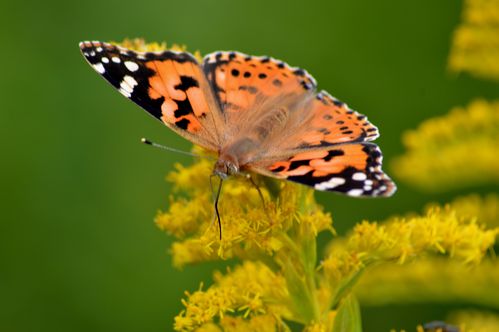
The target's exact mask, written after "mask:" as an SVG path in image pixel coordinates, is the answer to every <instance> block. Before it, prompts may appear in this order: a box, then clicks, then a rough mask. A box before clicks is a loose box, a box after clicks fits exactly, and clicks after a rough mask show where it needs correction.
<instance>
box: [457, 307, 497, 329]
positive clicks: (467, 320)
mask: <svg viewBox="0 0 499 332" xmlns="http://www.w3.org/2000/svg"><path fill="white" fill-rule="evenodd" d="M449 321H452V322H455V323H457V324H459V325H460V326H462V327H463V330H462V331H465V330H464V328H465V329H466V331H468V332H491V331H499V316H498V315H497V314H494V313H491V312H480V311H476V310H475V311H456V312H454V313H452V314H451V315H450V317H449Z"/></svg>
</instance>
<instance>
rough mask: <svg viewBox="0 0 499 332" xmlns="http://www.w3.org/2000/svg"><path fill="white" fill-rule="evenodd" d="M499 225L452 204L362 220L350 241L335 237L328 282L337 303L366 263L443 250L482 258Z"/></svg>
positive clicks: (326, 268) (404, 259)
mask: <svg viewBox="0 0 499 332" xmlns="http://www.w3.org/2000/svg"><path fill="white" fill-rule="evenodd" d="M498 234H499V228H496V229H490V230H487V229H484V228H483V227H481V226H480V225H479V224H477V223H476V222H475V218H471V219H470V218H469V217H466V216H465V217H461V216H457V215H456V213H455V212H454V211H452V210H450V209H449V208H444V209H441V208H439V207H433V208H432V209H430V210H429V211H428V212H427V213H426V214H425V215H423V216H412V217H408V218H392V219H389V220H388V221H386V222H384V223H381V224H377V223H367V222H363V223H361V224H358V225H357V226H356V227H355V228H354V230H353V232H352V234H350V235H349V236H348V237H347V239H346V240H339V241H336V243H335V241H333V244H332V245H331V246H330V248H329V253H330V254H329V255H328V256H327V257H326V259H325V260H324V261H323V262H322V269H323V271H324V280H323V281H322V282H323V283H329V285H330V287H332V289H333V290H334V291H333V292H332V297H331V300H330V301H331V303H332V305H335V304H336V303H337V301H338V300H339V298H341V297H342V294H344V293H345V292H348V291H349V290H350V289H351V288H352V287H353V285H354V284H355V283H356V282H357V279H358V278H359V277H360V274H361V272H363V271H364V269H365V267H367V266H370V265H373V264H379V263H389V262H398V263H399V264H401V263H406V262H407V261H408V260H409V259H412V258H413V257H416V256H421V255H424V254H431V253H440V254H443V253H445V254H448V255H449V256H450V257H452V258H455V259H457V260H460V261H462V262H464V263H473V264H476V263H479V262H480V261H481V260H482V258H483V257H484V256H485V254H486V251H487V250H488V249H489V248H491V247H492V246H493V245H494V243H495V239H496V237H497V235H498Z"/></svg>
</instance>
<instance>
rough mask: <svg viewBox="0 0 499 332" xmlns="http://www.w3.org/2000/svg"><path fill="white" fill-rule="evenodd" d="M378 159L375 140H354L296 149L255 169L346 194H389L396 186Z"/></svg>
mask: <svg viewBox="0 0 499 332" xmlns="http://www.w3.org/2000/svg"><path fill="white" fill-rule="evenodd" d="M381 162H382V155H381V151H380V150H379V148H378V147H377V146H376V145H375V144H372V143H354V144H340V145H336V146H331V147H329V148H327V149H320V150H311V151H305V152H301V153H297V154H295V155H292V156H290V157H289V158H287V159H285V160H282V161H277V162H274V163H270V164H268V165H265V166H264V165H261V166H260V167H257V169H256V170H257V171H258V170H259V169H261V170H262V172H261V173H263V174H265V175H271V176H272V175H273V176H274V177H277V178H281V179H287V180H290V181H294V182H298V183H302V184H305V185H308V186H311V187H313V188H314V189H316V190H325V191H336V192H339V193H343V194H347V195H350V196H391V195H392V194H393V193H394V192H395V190H396V186H395V184H394V183H393V182H392V180H391V179H390V178H389V177H388V176H387V175H386V174H385V173H383V171H382V170H381ZM269 172H270V173H271V174H269Z"/></svg>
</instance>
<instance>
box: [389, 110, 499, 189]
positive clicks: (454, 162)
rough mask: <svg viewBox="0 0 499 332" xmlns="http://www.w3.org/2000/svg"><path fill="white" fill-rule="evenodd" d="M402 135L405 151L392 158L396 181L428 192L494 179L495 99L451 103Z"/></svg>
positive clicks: (498, 126) (497, 160)
mask: <svg viewBox="0 0 499 332" xmlns="http://www.w3.org/2000/svg"><path fill="white" fill-rule="evenodd" d="M402 139H403V143H404V145H405V147H406V149H407V151H406V153H405V154H404V155H402V156H400V157H398V158H397V159H395V160H394V161H393V163H392V166H393V167H392V169H393V172H394V173H395V175H396V177H397V178H398V179H400V180H403V181H405V182H407V183H410V184H412V185H414V186H416V187H419V188H421V189H424V190H432V191H443V190H448V189H451V188H462V187H467V186H476V185H479V184H491V183H499V153H497V147H498V146H499V101H496V102H487V101H484V100H476V101H474V102H472V103H470V105H468V107H466V108H460V107H457V108H455V109H453V110H452V111H451V112H450V113H449V114H447V115H444V116H441V117H436V118H432V119H429V120H426V121H424V122H423V123H422V124H421V125H420V126H419V127H418V128H417V129H416V130H411V131H408V132H406V133H405V134H404V136H403V138H402Z"/></svg>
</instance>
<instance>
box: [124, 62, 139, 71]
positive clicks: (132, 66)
mask: <svg viewBox="0 0 499 332" xmlns="http://www.w3.org/2000/svg"><path fill="white" fill-rule="evenodd" d="M125 67H126V68H127V69H128V70H129V71H131V72H134V71H137V70H138V69H139V65H138V64H136V63H135V62H132V61H125Z"/></svg>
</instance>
